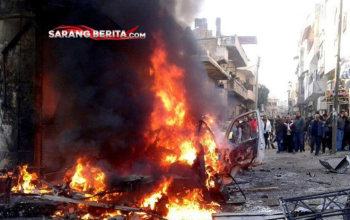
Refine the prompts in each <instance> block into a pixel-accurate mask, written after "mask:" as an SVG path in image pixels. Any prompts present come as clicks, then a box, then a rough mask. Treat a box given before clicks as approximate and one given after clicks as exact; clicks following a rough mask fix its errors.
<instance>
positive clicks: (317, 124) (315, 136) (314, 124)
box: [308, 114, 324, 156]
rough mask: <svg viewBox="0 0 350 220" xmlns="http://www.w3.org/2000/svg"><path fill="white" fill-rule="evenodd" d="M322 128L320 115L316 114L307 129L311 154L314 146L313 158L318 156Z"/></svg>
mask: <svg viewBox="0 0 350 220" xmlns="http://www.w3.org/2000/svg"><path fill="white" fill-rule="evenodd" d="M323 128H324V127H323V122H322V121H321V120H320V115H319V114H316V115H315V119H314V120H312V121H311V122H310V125H309V129H308V134H309V137H311V146H310V147H311V153H313V152H314V150H315V144H316V151H315V156H318V154H319V152H320V149H321V140H322V136H323V135H324V130H323Z"/></svg>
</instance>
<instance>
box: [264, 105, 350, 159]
mask: <svg viewBox="0 0 350 220" xmlns="http://www.w3.org/2000/svg"><path fill="white" fill-rule="evenodd" d="M262 122H263V123H262V124H263V133H264V138H265V144H266V149H269V148H270V147H271V148H275V146H274V143H275V142H277V153H283V152H290V153H297V152H305V143H307V144H308V145H309V146H310V148H311V153H314V152H315V155H316V156H317V155H319V154H320V153H321V152H322V153H325V152H326V148H328V149H329V150H331V149H332V122H333V118H332V113H330V114H329V115H327V114H323V115H320V114H318V113H317V114H315V116H314V117H309V118H307V119H305V118H304V117H303V116H302V115H301V114H300V112H296V113H295V115H293V116H292V118H291V116H290V115H287V116H285V117H283V118H281V117H280V116H279V115H277V116H275V118H274V119H267V117H266V116H263V118H262ZM349 122H350V120H349V119H348V113H347V112H344V111H342V112H341V113H340V114H339V116H338V117H337V151H344V150H346V148H347V146H348V145H349V144H350V123H349ZM349 150H350V149H349Z"/></svg>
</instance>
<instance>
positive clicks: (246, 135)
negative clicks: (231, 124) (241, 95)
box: [240, 116, 251, 141]
mask: <svg viewBox="0 0 350 220" xmlns="http://www.w3.org/2000/svg"><path fill="white" fill-rule="evenodd" d="M240 127H241V129H242V141H245V140H248V139H250V135H251V128H250V124H249V122H248V117H247V116H245V117H244V119H243V122H242V123H241V126H240Z"/></svg>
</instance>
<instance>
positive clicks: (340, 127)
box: [337, 111, 345, 151]
mask: <svg viewBox="0 0 350 220" xmlns="http://www.w3.org/2000/svg"><path fill="white" fill-rule="evenodd" d="M344 127H345V120H344V111H342V112H341V113H340V116H339V117H338V132H337V134H338V135H337V136H338V138H337V151H342V147H341V146H342V142H343V136H344Z"/></svg>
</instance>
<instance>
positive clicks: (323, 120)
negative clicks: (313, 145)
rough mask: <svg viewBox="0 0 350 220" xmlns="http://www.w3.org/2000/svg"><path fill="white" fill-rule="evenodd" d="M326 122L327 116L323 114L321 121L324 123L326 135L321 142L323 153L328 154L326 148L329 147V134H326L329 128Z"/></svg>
mask: <svg viewBox="0 0 350 220" xmlns="http://www.w3.org/2000/svg"><path fill="white" fill-rule="evenodd" d="M326 120H327V114H323V115H322V117H321V121H322V123H323V132H324V133H325V134H324V135H323V136H322V140H321V143H322V153H326V146H327V134H326V133H327V131H328V128H327V127H326Z"/></svg>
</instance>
